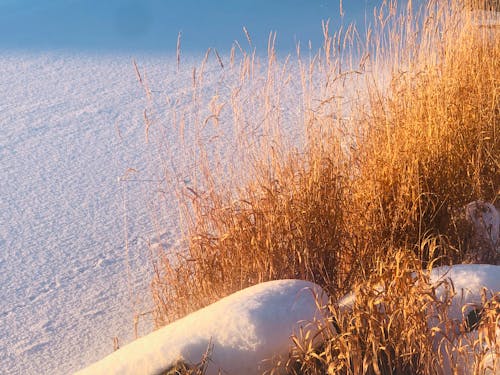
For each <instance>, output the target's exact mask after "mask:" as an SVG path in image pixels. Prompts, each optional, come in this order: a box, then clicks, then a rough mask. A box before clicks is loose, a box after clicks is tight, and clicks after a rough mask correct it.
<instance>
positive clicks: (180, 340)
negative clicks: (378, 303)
mask: <svg viewBox="0 0 500 375" xmlns="http://www.w3.org/2000/svg"><path fill="white" fill-rule="evenodd" d="M326 301H327V299H326V294H325V293H324V292H323V291H322V290H321V288H320V287H319V286H317V285H315V284H313V283H310V282H306V281H300V280H278V281H270V282H266V283H261V284H258V285H255V286H252V287H250V288H246V289H244V290H241V291H239V292H237V293H234V294H232V295H230V296H228V297H226V298H223V299H221V300H219V301H218V302H216V303H214V304H212V305H209V306H207V307H205V308H204V309H201V310H198V311H196V312H194V313H192V314H190V315H188V316H186V317H184V318H182V319H180V320H177V321H175V322H174V323H171V324H170V325H167V326H165V327H163V328H161V329H159V330H157V331H155V332H153V333H151V334H149V335H148V336H145V337H143V338H141V339H139V340H137V341H134V342H132V343H131V344H129V345H127V346H125V347H124V348H121V349H119V350H118V351H116V352H114V353H113V354H111V355H109V356H108V357H106V358H105V359H103V360H101V361H99V362H97V363H95V364H94V365H92V366H90V367H88V368H86V369H84V370H82V371H81V372H78V373H77V374H79V375H97V374H103V375H104V374H106V375H110V374H123V375H126V374H157V373H160V372H162V371H165V370H166V369H168V368H170V367H171V366H172V365H174V364H175V363H177V362H178V361H179V360H182V361H185V362H187V363H189V364H196V363H199V362H200V360H201V358H202V356H203V354H204V353H205V352H206V350H207V348H208V347H209V345H210V344H211V345H213V348H212V351H211V355H210V361H209V365H208V368H207V372H206V373H207V374H218V373H219V371H221V372H222V373H228V374H241V375H245V374H261V373H262V372H263V371H265V370H266V369H269V365H270V363H271V362H269V361H268V362H266V360H270V359H272V358H273V356H274V355H283V356H285V357H284V358H286V355H287V354H288V350H289V348H290V346H291V343H292V341H291V339H290V335H291V334H292V333H299V330H300V329H301V328H302V329H304V332H307V330H308V329H312V328H308V327H310V326H307V322H311V321H313V320H314V319H321V316H322V315H321V312H320V311H319V310H318V305H319V306H323V305H324V304H325V303H326ZM312 333H314V331H312Z"/></svg>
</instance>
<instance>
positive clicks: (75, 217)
mask: <svg viewBox="0 0 500 375" xmlns="http://www.w3.org/2000/svg"><path fill="white" fill-rule="evenodd" d="M345 3H349V4H345V9H344V11H345V12H346V20H349V19H353V18H357V19H358V20H361V21H360V22H361V24H363V15H364V12H365V7H366V8H367V9H371V8H372V7H373V6H374V5H375V3H377V2H375V1H360V2H352V1H350V2H345ZM213 4H214V2H209V1H185V2H184V1H183V2H179V1H177V2H173V1H162V0H148V1H139V0H137V1H133V0H127V1H119V0H110V1H106V2H103V1H97V0H91V1H84V0H66V1H62V0H54V1H51V2H40V1H30V0H0V88H1V91H0V95H1V98H0V129H1V130H0V173H1V175H0V177H1V178H0V194H1V195H0V197H1V200H0V285H1V286H2V287H1V289H0V301H1V302H0V373H3V374H18V373H19V374H20V373H22V374H66V373H71V372H73V371H76V370H78V369H79V368H81V367H83V366H86V365H88V364H90V363H92V362H94V361H96V360H98V359H100V358H102V357H103V356H105V355H106V354H109V353H110V352H112V350H113V339H114V337H117V338H118V340H119V343H120V344H124V343H126V342H128V341H130V340H131V339H132V338H133V335H134V334H133V331H134V324H133V321H134V314H137V313H142V312H145V311H147V310H148V306H150V303H151V302H150V297H149V282H150V279H151V273H150V272H151V271H150V269H149V258H148V252H147V246H146V242H147V240H149V239H150V238H151V236H152V225H151V223H150V216H149V212H148V199H150V194H151V189H150V186H149V185H148V183H147V182H142V183H134V182H127V183H125V182H123V181H121V182H120V180H119V178H120V176H123V175H124V173H125V172H126V170H127V169H128V168H134V169H136V170H139V171H140V172H141V176H154V174H155V171H151V170H148V168H150V167H151V165H152V164H151V163H150V158H151V155H149V154H148V150H147V148H146V146H145V143H144V125H143V109H144V107H145V105H146V102H145V101H146V99H145V97H144V92H143V90H142V88H141V87H140V86H139V84H138V82H137V79H136V76H135V72H134V67H133V65H132V63H131V61H132V58H135V59H136V60H137V62H138V64H139V65H140V67H141V69H145V70H146V71H147V73H148V79H149V81H150V82H152V85H153V86H154V89H155V90H157V91H158V92H162V93H174V92H176V90H179V89H182V87H183V86H185V85H186V83H185V82H186V81H185V80H184V79H182V77H183V75H182V73H181V74H180V75H178V74H176V69H175V64H176V62H175V47H176V41H177V35H178V32H179V31H181V32H182V48H183V64H184V66H185V67H186V69H187V72H186V74H187V75H189V73H188V71H189V70H190V68H191V67H192V65H193V64H194V61H196V62H198V60H196V59H197V56H200V55H202V54H203V53H204V51H205V49H206V48H208V47H216V48H217V49H219V50H220V51H221V53H222V54H223V53H226V52H227V51H228V50H229V48H230V47H231V44H232V42H233V41H234V40H235V39H239V40H243V39H244V35H243V33H242V31H241V30H242V26H246V27H247V29H248V30H249V31H250V34H251V36H252V41H253V43H254V45H255V46H256V47H257V48H258V50H261V51H262V52H265V51H266V43H267V38H268V34H269V32H270V31H272V30H274V31H277V33H278V41H277V46H278V51H279V52H283V53H289V52H292V51H293V49H294V45H295V43H296V41H297V40H302V41H307V40H309V39H311V40H312V43H313V46H315V48H318V47H319V46H320V45H321V42H322V35H321V20H322V19H328V18H331V19H332V28H335V27H336V23H335V21H336V20H337V24H338V22H340V21H338V13H339V6H338V1H319V0H318V1H306V0H303V1H302V0H301V1H299V0H293V1H291V0H289V1H285V0H280V1H273V2H267V1H263V0H258V1H253V2H236V1H229V0H225V1H219V2H217V6H214V5H213ZM353 4H354V5H353ZM369 12H370V11H369ZM180 77H181V78H180ZM184 77H185V76H184ZM188 84H189V83H188ZM206 84H208V85H209V84H210V79H208V82H206ZM172 137H173V138H172V139H171V140H170V142H173V143H175V135H172ZM178 157H179V158H182V155H178ZM173 162H174V163H175V162H176V161H175V160H173ZM172 212H173V214H172V219H171V220H170V221H169V222H168V223H167V225H166V226H165V227H164V228H163V231H164V232H165V237H166V238H168V239H169V240H171V241H174V240H175V238H176V233H177V230H176V228H177V227H176V222H175V217H176V214H175V207H174V206H173V203H172ZM126 238H128V246H126V244H125V239H126ZM149 329H150V327H149V326H148V324H147V322H142V323H141V326H140V332H139V333H144V332H147V331H148V330H149Z"/></svg>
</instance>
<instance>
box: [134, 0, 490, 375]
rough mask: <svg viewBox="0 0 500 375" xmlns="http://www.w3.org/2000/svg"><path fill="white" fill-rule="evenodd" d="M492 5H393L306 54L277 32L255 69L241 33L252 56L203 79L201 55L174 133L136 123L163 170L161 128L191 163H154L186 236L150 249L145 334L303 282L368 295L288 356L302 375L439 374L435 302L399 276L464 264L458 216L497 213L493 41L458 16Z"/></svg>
mask: <svg viewBox="0 0 500 375" xmlns="http://www.w3.org/2000/svg"><path fill="white" fill-rule="evenodd" d="M489 7H493V8H495V9H497V10H498V3H497V2H491V1H477V2H476V1H474V2H471V1H466V2H461V1H451V0H450V1H429V2H428V3H427V4H425V5H424V6H423V7H422V8H419V9H414V6H413V4H412V2H411V1H409V2H407V4H405V6H402V5H401V4H398V3H397V2H396V1H387V2H384V4H383V5H382V6H381V7H380V8H379V9H377V10H376V11H375V12H374V18H373V20H372V22H371V27H370V29H369V30H368V31H367V32H366V35H360V34H359V32H358V31H357V29H356V28H355V27H354V26H352V25H351V26H349V27H344V28H341V29H340V30H338V31H337V32H336V33H334V34H333V35H331V34H330V33H329V29H328V27H329V25H328V23H325V24H324V25H323V30H324V34H325V42H324V45H323V47H322V48H321V49H320V50H319V51H318V52H314V51H311V50H310V49H309V50H307V51H304V50H302V49H301V47H300V46H298V47H297V56H294V57H288V58H285V59H283V58H279V57H278V56H277V54H276V53H275V49H274V40H275V36H273V35H271V36H270V39H269V48H268V56H267V60H265V59H262V58H261V57H260V56H259V55H257V54H256V51H255V49H254V47H253V46H252V41H251V39H250V35H249V33H248V31H247V30H246V29H244V33H245V36H246V38H247V40H248V43H249V45H250V48H251V51H250V52H246V51H245V50H244V49H243V48H242V47H241V46H240V45H239V44H235V47H236V48H234V47H233V49H232V50H231V56H230V62H229V64H227V65H224V64H223V63H222V58H221V56H219V54H218V53H216V56H215V57H216V58H217V61H216V62H217V63H218V64H219V66H220V69H221V71H223V73H221V76H220V80H219V82H218V84H217V85H216V86H214V87H211V86H205V83H204V79H206V75H207V72H206V69H207V64H208V59H209V58H210V55H209V53H207V55H206V56H205V59H204V60H203V62H202V63H201V65H200V67H198V68H197V69H193V79H192V81H193V85H192V88H191V90H190V91H189V92H186V93H184V94H183V95H184V96H183V97H180V98H177V99H176V100H178V101H180V102H182V101H183V100H188V101H189V105H188V106H187V107H183V108H184V109H182V110H180V109H178V108H179V107H178V106H174V105H172V111H171V116H170V118H169V119H167V120H166V123H168V128H165V129H162V130H160V131H158V129H156V130H154V129H153V127H154V125H151V123H150V122H149V121H147V127H148V134H149V142H150V143H152V142H157V146H158V150H159V158H160V159H162V158H163V160H164V161H165V163H164V165H168V162H167V161H168V158H169V157H171V156H172V155H171V154H170V153H169V152H171V151H168V147H166V146H165V145H164V144H163V142H164V139H162V138H161V134H162V131H163V132H167V131H169V132H171V131H177V132H178V134H179V136H180V137H181V143H182V144H183V147H184V149H183V155H188V156H190V159H189V160H188V161H186V162H185V166H189V168H191V167H193V166H194V169H189V168H186V170H183V171H180V172H179V171H178V170H171V169H169V168H168V167H166V168H165V171H164V173H165V180H166V181H169V182H171V181H179V183H178V184H177V185H176V187H177V193H178V195H177V196H178V199H179V206H180V223H181V226H182V230H183V239H182V241H180V244H179V246H178V247H177V248H174V249H169V251H168V252H159V253H158V254H156V255H157V259H156V260H155V262H154V265H155V277H154V280H153V283H152V290H153V298H154V301H155V312H154V316H155V321H156V324H157V325H158V326H161V325H164V324H166V323H168V322H171V321H172V320H174V319H177V318H179V317H181V316H183V315H185V314H187V313H189V312H191V311H194V310H196V309H199V308H201V307H203V306H206V305H207V304H210V303H212V302H214V301H216V300H217V299H219V298H221V297H223V296H226V295H228V294H230V293H233V292H235V291H237V290H240V289H242V288H245V287H247V286H250V285H253V284H256V283H259V282H263V281H267V280H273V279H282V278H299V279H304V280H310V281H313V282H316V283H318V284H319V285H321V286H322V287H324V289H325V290H326V291H328V292H329V293H330V295H331V296H332V301H334V300H336V299H337V298H339V297H341V296H343V295H345V294H346V293H347V292H349V291H350V290H357V291H358V293H359V295H360V296H361V301H362V303H360V304H359V305H357V307H356V309H355V312H354V315H352V316H339V317H338V320H339V322H340V323H341V325H342V332H343V334H342V335H338V334H337V333H335V332H331V334H329V335H327V337H328V340H326V342H327V344H326V345H327V346H326V347H323V348H322V349H319V350H320V351H316V350H317V348H312V349H311V352H310V353H309V352H308V353H304V352H300V350H298V351H297V350H295V351H294V353H295V357H292V358H293V359H294V360H296V361H298V362H299V363H300V371H302V372H300V373H311V374H315V373H325V371H330V372H329V373H346V374H350V373H355V374H358V373H369V374H371V373H373V374H380V373H383V374H387V373H398V374H399V373H406V372H408V371H410V372H412V373H417V372H418V373H422V374H432V373H435V372H436V371H438V369H439V366H440V365H441V364H440V361H439V360H437V359H436V358H434V357H433V354H435V353H434V352H433V348H432V345H431V341H432V340H431V335H432V332H429V329H428V326H427V319H428V316H427V315H426V314H425V311H426V307H427V306H430V305H433V306H434V308H435V309H438V310H439V309H440V308H441V307H440V306H441V304H442V302H439V301H435V300H433V298H432V293H430V292H429V291H428V289H426V288H428V285H427V284H425V283H424V282H420V283H417V282H416V281H415V280H418V279H419V278H418V277H417V279H415V278H409V275H410V274H412V272H417V274H418V275H420V272H421V270H422V269H424V270H425V269H426V268H428V267H430V266H431V265H433V264H451V263H460V262H462V261H463V260H465V259H467V254H468V252H470V251H471V249H470V248H469V244H468V241H469V235H470V233H469V232H468V229H467V225H466V221H465V220H464V217H463V215H464V207H465V206H466V204H467V203H469V202H471V201H473V200H477V199H482V200H484V201H488V202H492V203H493V204H495V205H497V207H498V194H499V191H500V178H499V176H500V169H499V161H498V155H499V154H500V139H499V131H498V124H499V120H500V99H499V92H500V91H499V89H500V38H499V36H498V31H496V30H497V29H496V28H490V27H487V28H485V27H481V24H482V17H488V15H485V14H484V13H481V12H477V11H470V8H472V9H475V10H477V9H489ZM238 51H239V54H238ZM179 56H180V52H179V49H178V51H177V59H178V61H179ZM137 74H138V76H139V77H141V76H140V74H139V72H138V71H137ZM290 92H293V93H294V95H290ZM203 103H208V105H207V106H204V104H203ZM152 131H157V134H160V136H158V135H157V136H156V137H155V138H154V139H155V141H153V137H152V136H151V132H152ZM165 150H167V151H165ZM228 160H230V162H228ZM187 169H189V174H190V177H189V178H188V179H186V178H185V177H181V176H185V175H186V173H188V172H187ZM187 180H188V181H189V183H187V182H186V181H187ZM160 211H161V210H160ZM157 222H158V223H161V218H158V220H157ZM158 226H159V230H161V224H158ZM380 284H383V285H386V286H387V289H386V294H385V295H384V296H383V298H384V301H383V302H384V305H385V306H387V307H386V309H388V310H386V311H385V315H384V316H382V314H380V312H379V310H378V309H377V304H378V303H379V302H377V298H378V297H377V295H376V293H374V292H373V291H374V290H376V288H375V285H380ZM330 308H331V311H332V313H334V312H335V306H334V304H332V306H330ZM443 319H446V316H443ZM408 322H409V323H408ZM387 327H389V328H387ZM386 328H387V329H389V332H386V331H384V329H386ZM321 350H323V351H322V352H321ZM478 360H479V359H478ZM292 368H293V366H292V367H290V369H292ZM290 371H292V370H290Z"/></svg>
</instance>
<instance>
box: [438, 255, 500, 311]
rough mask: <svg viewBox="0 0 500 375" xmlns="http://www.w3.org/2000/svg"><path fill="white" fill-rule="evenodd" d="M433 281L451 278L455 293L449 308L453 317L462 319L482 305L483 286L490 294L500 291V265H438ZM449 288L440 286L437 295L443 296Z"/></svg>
mask: <svg viewBox="0 0 500 375" xmlns="http://www.w3.org/2000/svg"><path fill="white" fill-rule="evenodd" d="M430 276H431V283H433V284H437V283H439V282H440V281H443V280H449V281H450V282H451V283H452V285H453V288H454V291H455V294H454V296H453V299H452V301H451V306H450V308H449V317H450V318H451V319H457V320H462V318H463V315H462V314H464V315H467V313H468V312H469V311H470V310H472V309H474V308H475V307H480V306H481V305H482V300H481V295H482V293H481V292H482V290H483V288H486V289H487V290H488V291H489V292H490V294H491V293H497V292H500V266H495V265H490V264H457V265H454V266H445V267H437V268H434V269H433V270H432V271H431V275H430ZM446 293H448V292H447V290H446V288H445V287H444V286H440V287H439V288H437V290H436V296H437V297H438V298H443V297H444V296H445V295H446Z"/></svg>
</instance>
